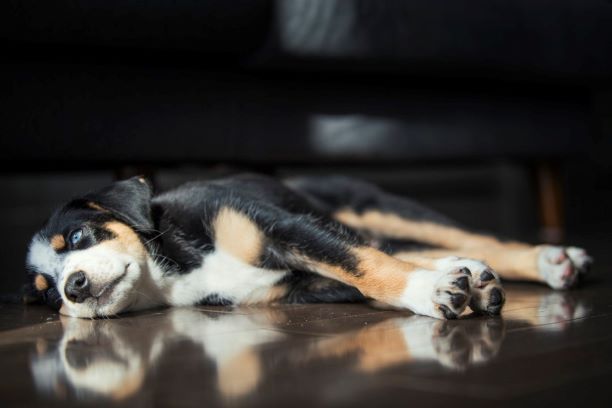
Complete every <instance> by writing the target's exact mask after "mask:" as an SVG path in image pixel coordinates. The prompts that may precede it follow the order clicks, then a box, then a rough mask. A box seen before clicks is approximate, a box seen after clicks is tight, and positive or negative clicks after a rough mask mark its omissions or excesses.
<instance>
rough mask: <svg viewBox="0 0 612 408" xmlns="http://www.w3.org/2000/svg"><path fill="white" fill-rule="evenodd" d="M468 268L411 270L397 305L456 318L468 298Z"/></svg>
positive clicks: (470, 284) (434, 315) (469, 284)
mask: <svg viewBox="0 0 612 408" xmlns="http://www.w3.org/2000/svg"><path fill="white" fill-rule="evenodd" d="M471 286H472V283H471V277H470V274H469V271H468V270H467V268H463V267H461V268H455V269H452V270H450V271H449V270H436V271H428V270H417V271H414V272H412V273H411V274H410V275H409V277H408V281H407V285H406V289H405V290H404V293H403V294H402V296H401V298H400V300H399V304H398V305H397V306H400V307H405V308H408V309H410V310H412V311H413V312H415V313H418V314H422V315H426V316H431V317H436V318H438V319H456V318H457V317H458V316H459V315H460V314H461V313H462V312H463V310H465V308H466V306H467V305H468V304H469V302H470V299H471V290H470V287H471Z"/></svg>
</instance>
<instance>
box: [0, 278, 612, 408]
mask: <svg viewBox="0 0 612 408" xmlns="http://www.w3.org/2000/svg"><path fill="white" fill-rule="evenodd" d="M506 287H507V290H508V296H507V298H508V301H507V305H506V307H505V309H504V313H503V317H502V318H485V317H470V316H466V317H464V318H462V319H460V320H457V321H448V322H444V321H439V320H435V319H430V318H426V317H421V316H414V315H412V314H410V313H407V312H394V311H380V310H374V309H371V308H369V307H368V306H366V305H304V306H301V305H300V306H288V307H282V308H264V309H262V308H248V309H238V310H235V311H230V310H229V309H224V308H192V309H164V310H157V311H153V312H148V313H143V314H138V315H128V316H125V317H123V318H119V319H112V320H81V319H69V318H63V317H62V318H60V317H59V316H58V315H57V314H54V313H51V312H49V311H48V310H47V309H46V308H43V307H30V308H27V309H24V308H21V307H16V306H2V311H1V314H0V330H1V331H0V361H1V362H2V380H1V381H0V406H3V407H4V406H33V405H40V406H62V407H66V406H71V405H76V404H81V403H86V405H87V406H91V405H104V406H109V405H113V404H116V405H124V406H130V407H140V406H152V405H154V406H197V407H215V406H230V407H241V406H261V407H264V406H266V407H267V406H281V407H286V406H288V407H297V406H320V405H324V406H367V405H371V406H411V407H422V406H445V407H455V406H470V407H473V406H484V405H486V406H493V407H496V406H519V404H520V406H536V405H537V406H540V407H542V406H548V405H550V406H559V405H561V406H566V405H567V406H570V405H571V406H574V405H577V404H585V403H588V404H589V405H588V406H589V407H592V406H598V405H602V406H603V405H606V403H607V402H608V399H609V398H608V396H609V395H610V385H609V384H610V382H611V381H610V380H612V288H610V286H607V285H605V284H603V283H599V284H598V283H590V284H588V285H586V286H585V287H583V288H582V289H578V290H576V291H572V292H554V291H552V290H549V289H546V288H544V287H541V286H537V285H518V284H514V285H510V284H507V285H506Z"/></svg>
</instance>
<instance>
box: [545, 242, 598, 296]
mask: <svg viewBox="0 0 612 408" xmlns="http://www.w3.org/2000/svg"><path fill="white" fill-rule="evenodd" d="M539 248H540V253H539V255H538V261H537V262H538V273H539V274H540V276H541V277H542V279H544V281H546V283H548V285H549V286H550V287H551V288H553V289H569V288H571V287H572V286H574V285H575V284H576V283H577V282H578V278H579V277H580V275H583V274H585V273H587V272H588V270H589V268H590V266H591V264H592V263H593V258H591V257H590V256H589V255H588V254H587V253H586V251H585V250H584V249H582V248H577V247H567V248H564V247H559V246H552V245H541V246H540V247H539Z"/></svg>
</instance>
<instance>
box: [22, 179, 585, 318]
mask: <svg viewBox="0 0 612 408" xmlns="http://www.w3.org/2000/svg"><path fill="white" fill-rule="evenodd" d="M390 241H393V242H397V241H405V242H410V243H412V244H413V245H412V248H414V243H418V244H420V248H421V249H420V250H412V251H401V252H400V251H394V250H393V248H395V247H397V245H393V247H391V246H390V245H388V243H389V242H390ZM424 248H426V249H424ZM476 259H478V260H476ZM590 263H591V258H590V257H589V256H588V255H587V254H586V253H585V251H584V250H582V249H579V248H575V247H553V246H548V245H540V246H530V245H527V244H521V243H517V242H502V241H500V240H498V239H496V238H493V237H491V236H486V235H479V234H474V233H471V232H468V231H466V230H464V229H462V228H460V227H458V226H457V225H456V224H455V223H454V222H452V221H450V220H448V219H446V218H445V217H443V216H441V215H439V214H437V213H436V212H434V211H432V210H430V209H427V208H425V207H423V206H421V205H419V204H417V203H414V202H412V201H410V200H406V199H403V198H399V197H396V196H393V195H390V194H387V193H384V192H382V191H381V190H379V189H378V188H376V187H374V186H372V185H369V184H366V183H364V182H360V181H355V180H351V179H347V178H342V177H328V178H303V179H294V180H289V181H284V182H280V181H277V180H275V179H272V178H268V177H264V176H256V175H243V176H237V177H232V178H226V179H221V180H215V181H208V182H195V183H189V184H186V185H183V186H181V187H179V188H177V189H174V190H171V191H168V192H166V193H164V194H161V195H158V196H153V194H152V191H151V187H150V186H149V184H148V183H147V182H146V181H145V180H144V179H142V178H132V179H129V180H124V181H120V182H117V183H115V184H113V185H111V186H109V187H107V188H105V189H103V190H100V191H97V192H93V193H89V194H86V195H84V196H83V197H80V198H77V199H75V200H72V201H70V202H69V203H67V204H66V205H64V206H63V207H61V208H60V209H58V210H57V211H56V212H55V213H54V214H53V215H52V216H51V218H50V219H49V220H48V221H47V223H46V224H45V226H44V227H43V229H42V230H41V231H39V232H38V233H36V235H34V237H33V238H32V242H31V244H30V248H29V252H28V256H27V269H28V271H29V274H30V282H31V284H32V291H33V293H35V294H36V296H37V297H38V298H39V299H42V300H43V301H45V302H46V303H48V304H50V305H51V306H54V307H57V308H60V312H61V313H63V314H66V315H70V316H78V317H96V316H110V315H116V314H118V313H121V312H126V311H134V310H142V309H147V308H152V307H156V306H161V305H170V306H175V305H176V306H182V305H199V304H215V305H232V304H265V303H280V302H294V303H295V302H350V301H364V300H374V301H376V303H377V304H383V305H387V306H390V307H394V308H403V309H409V310H411V311H413V312H415V313H419V314H423V315H428V316H433V317H437V318H441V319H453V318H456V317H457V316H459V315H460V314H461V313H462V312H463V311H464V310H465V309H466V308H467V307H469V308H470V309H471V310H473V311H475V312H482V313H488V314H499V313H500V311H501V308H502V306H503V303H504V292H503V289H502V287H501V284H500V276H501V277H503V278H508V279H521V280H532V281H539V282H544V283H548V284H549V285H550V286H551V287H553V288H555V289H565V288H569V287H571V286H572V285H574V284H575V283H576V282H577V280H578V277H579V275H580V274H582V273H583V272H585V271H586V270H587V268H588V266H589V264H590ZM489 265H490V266H489Z"/></svg>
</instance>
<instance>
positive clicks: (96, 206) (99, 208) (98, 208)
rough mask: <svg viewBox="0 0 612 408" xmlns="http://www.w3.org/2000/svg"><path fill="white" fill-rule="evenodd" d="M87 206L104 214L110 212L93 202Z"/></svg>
mask: <svg viewBox="0 0 612 408" xmlns="http://www.w3.org/2000/svg"><path fill="white" fill-rule="evenodd" d="M87 206H88V207H89V208H91V209H92V210H96V211H102V212H108V210H107V209H106V208H104V207H102V206H101V205H100V204H96V203H94V202H93V201H89V202H88V203H87Z"/></svg>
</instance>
